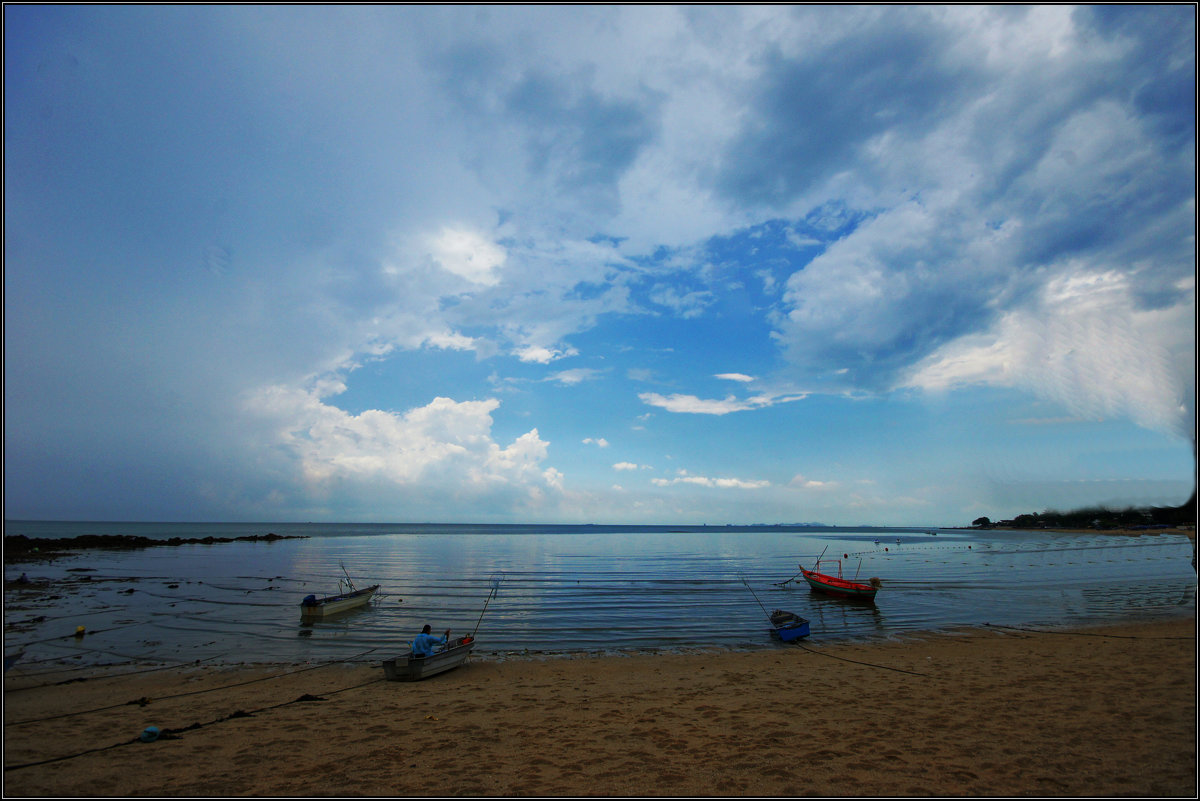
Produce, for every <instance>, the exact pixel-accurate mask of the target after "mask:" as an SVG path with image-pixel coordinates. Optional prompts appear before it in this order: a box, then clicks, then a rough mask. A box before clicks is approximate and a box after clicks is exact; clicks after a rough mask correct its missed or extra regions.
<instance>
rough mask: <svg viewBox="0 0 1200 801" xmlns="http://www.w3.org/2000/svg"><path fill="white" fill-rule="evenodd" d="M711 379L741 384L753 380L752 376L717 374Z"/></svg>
mask: <svg viewBox="0 0 1200 801" xmlns="http://www.w3.org/2000/svg"><path fill="white" fill-rule="evenodd" d="M713 377H714V378H720V379H722V380H724V381H740V382H741V383H743V384H748V383H750V382H751V381H753V380H754V376H752V375H746V374H745V373H718V374H717V375H715V376H713Z"/></svg>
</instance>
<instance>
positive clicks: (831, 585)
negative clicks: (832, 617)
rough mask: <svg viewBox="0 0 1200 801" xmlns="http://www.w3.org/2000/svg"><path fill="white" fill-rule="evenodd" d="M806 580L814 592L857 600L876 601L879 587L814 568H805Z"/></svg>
mask: <svg viewBox="0 0 1200 801" xmlns="http://www.w3.org/2000/svg"><path fill="white" fill-rule="evenodd" d="M803 572H804V580H805V581H807V582H808V586H809V587H810V588H811V589H812V590H813V591H814V592H822V593H825V594H826V595H832V596H833V597H835V598H849V599H851V600H855V601H874V600H875V594H876V593H877V592H879V590H878V588H876V587H872V586H871V585H870V584H860V583H858V582H857V581H847V580H846V579H841V578H838V577H837V576H827V575H825V574H824V573H817V572H815V571H812V570H804V571H803Z"/></svg>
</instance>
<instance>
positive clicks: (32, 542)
mask: <svg viewBox="0 0 1200 801" xmlns="http://www.w3.org/2000/svg"><path fill="white" fill-rule="evenodd" d="M304 539H308V537H306V536H303V535H283V534H275V533H273V532H272V533H269V534H252V535H249V536H246V537H212V536H209V537H188V538H185V537H171V538H170V539H165V540H157V539H153V538H151V537H138V536H134V535H132V534H84V535H81V536H78V537H62V538H58V539H40V538H35V537H27V536H25V535H24V534H14V535H11V536H5V538H4V561H5V562H27V561H32V560H36V559H54V558H57V557H60V556H68V555H71V554H74V553H77V552H78V551H84V550H109V551H132V550H137V549H140V548H157V547H162V546H169V545H215V544H217V543H220V542H275V541H276V540H304Z"/></svg>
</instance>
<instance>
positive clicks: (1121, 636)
mask: <svg viewBox="0 0 1200 801" xmlns="http://www.w3.org/2000/svg"><path fill="white" fill-rule="evenodd" d="M983 625H984V626H987V627H988V628H993V629H1010V630H1012V631H1028V632H1031V633H1033V634H1065V635H1069V636H1071V637H1113V638H1116V639H1119V640H1195V639H1196V638H1195V637H1143V636H1140V635H1136V634H1101V633H1099V632H1092V631H1055V630H1054V629H1027V628H1022V627H1020V626H1003V625H1001V624H999V623H984V624H983Z"/></svg>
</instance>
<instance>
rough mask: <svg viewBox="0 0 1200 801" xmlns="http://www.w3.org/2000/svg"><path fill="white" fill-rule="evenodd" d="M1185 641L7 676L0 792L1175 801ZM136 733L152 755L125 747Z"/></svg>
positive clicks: (1100, 637) (1018, 637)
mask: <svg viewBox="0 0 1200 801" xmlns="http://www.w3.org/2000/svg"><path fill="white" fill-rule="evenodd" d="M1195 634H1196V626H1195V619H1194V618H1192V617H1189V618H1185V619H1180V620H1175V621H1169V622H1160V623H1154V624H1145V625H1136V626H1128V625H1126V626H1110V627H1105V628H1095V629H1082V630H1078V631H1075V632H1072V633H1067V632H1050V631H1029V630H1018V629H1003V628H997V627H993V628H984V629H972V630H968V631H964V632H960V633H956V634H940V635H928V636H925V637H920V638H909V639H905V640H900V641H889V642H882V643H871V644H840V645H839V644H822V643H820V642H818V641H809V642H805V643H804V644H803V645H802V646H800V647H798V646H780V647H778V648H775V649H766V650H762V651H755V652H739V653H728V652H720V653H712V654H665V655H656V656H634V657H599V658H580V659H566V658H559V659H546V660H542V661H536V660H530V661H523V660H516V661H487V660H484V659H483V658H481V657H474V658H473V660H472V661H471V662H470V663H469V664H467V665H465V666H463V667H461V668H458V669H457V670H454V671H451V672H448V673H444V674H442V675H440V676H436V677H433V678H430V679H427V680H425V681H421V682H389V681H384V680H383V671H382V669H381V668H380V667H379V666H378V664H377V663H376V664H373V665H371V666H366V665H362V664H359V665H354V666H347V665H317V666H288V667H281V666H273V667H261V668H249V667H241V668H216V667H207V668H206V667H197V666H192V667H188V668H170V669H167V670H162V669H160V670H155V671H147V670H146V669H145V668H143V669H141V670H142V672H137V673H127V674H126V675H113V674H114V673H116V672H118V671H129V670H132V668H108V669H106V671H107V672H105V671H95V670H93V671H91V672H90V673H88V674H87V676H88V678H86V680H83V681H79V680H76V681H72V682H71V683H66V684H62V683H58V682H62V681H65V680H66V679H68V678H76V679H78V678H79V675H78V674H72V673H67V674H64V673H61V672H60V673H42V674H40V675H39V674H38V673H36V672H35V670H36V668H37V667H38V666H36V665H34V666H30V667H28V668H22V667H21V666H20V665H18V666H17V667H15V668H13V670H11V671H10V672H9V673H7V674H6V675H5V707H4V720H5V726H4V748H5V752H4V762H5V773H4V795H5V796H6V797H14V796H17V797H21V796H60V797H79V796H132V797H139V796H141V797H145V796H168V797H169V796H335V797H342V796H682V797H691V796H796V795H813V796H964V795H965V796H982V795H999V796H1036V797H1040V796H1120V795H1125V796H1179V797H1191V798H1194V797H1195V796H1196V720H1197V719H1196V641H1195ZM141 702H145V703H141ZM194 724H199V725H194ZM149 725H155V726H158V727H159V728H160V729H162V730H163V731H164V733H166V735H167V736H165V737H163V738H160V739H159V740H157V741H156V742H150V743H144V742H140V741H137V738H138V735H139V734H140V733H141V732H142V731H143V729H144V728H145V727H146V726H149ZM91 749H99V750H91ZM89 751H90V752H89ZM84 752H88V753H84ZM59 757H69V758H66V759H58V758H59ZM42 760H54V761H48V762H45V763H44V764H34V763H39V762H41V761H42Z"/></svg>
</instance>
